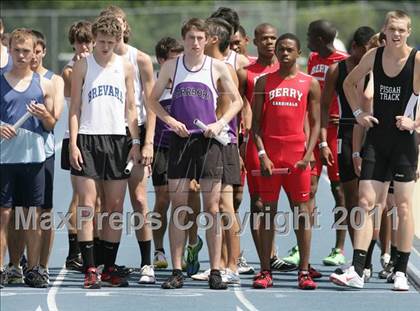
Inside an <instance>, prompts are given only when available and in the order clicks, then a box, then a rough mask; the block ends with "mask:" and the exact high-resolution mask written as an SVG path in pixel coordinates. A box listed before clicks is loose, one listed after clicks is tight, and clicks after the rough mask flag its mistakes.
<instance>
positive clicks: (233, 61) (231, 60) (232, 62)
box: [224, 50, 238, 71]
mask: <svg viewBox="0 0 420 311" xmlns="http://www.w3.org/2000/svg"><path fill="white" fill-rule="evenodd" d="M237 56H238V53H236V52H235V51H233V50H229V54H228V56H226V58H225V60H224V61H225V63H226V64H230V65H231V66H232V67H233V69H235V71H236V70H238V68H236V57H237Z"/></svg>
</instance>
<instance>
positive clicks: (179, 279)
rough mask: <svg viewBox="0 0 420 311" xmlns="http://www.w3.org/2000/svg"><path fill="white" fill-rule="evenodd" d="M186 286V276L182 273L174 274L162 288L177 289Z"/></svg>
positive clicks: (174, 272)
mask: <svg viewBox="0 0 420 311" xmlns="http://www.w3.org/2000/svg"><path fill="white" fill-rule="evenodd" d="M182 286H184V276H183V275H182V273H177V272H176V271H173V272H172V275H171V276H170V277H169V279H167V280H166V281H165V282H163V283H162V285H161V287H162V288H164V289H176V288H182Z"/></svg>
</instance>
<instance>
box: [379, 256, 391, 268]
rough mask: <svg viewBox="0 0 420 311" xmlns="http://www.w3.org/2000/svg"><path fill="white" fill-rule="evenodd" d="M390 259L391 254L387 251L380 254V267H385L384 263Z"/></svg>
mask: <svg viewBox="0 0 420 311" xmlns="http://www.w3.org/2000/svg"><path fill="white" fill-rule="evenodd" d="M390 260H391V255H390V254H388V253H385V254H383V255H382V256H381V266H382V269H385V267H386V265H387V264H388V263H389V261H390Z"/></svg>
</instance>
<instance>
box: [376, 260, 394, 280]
mask: <svg viewBox="0 0 420 311" xmlns="http://www.w3.org/2000/svg"><path fill="white" fill-rule="evenodd" d="M392 272H394V263H393V262H392V261H390V262H389V263H387V264H386V266H385V268H384V269H383V270H382V271H380V272H379V274H378V276H379V278H380V279H382V280H385V279H387V278H388V276H389V275H390V274H392Z"/></svg>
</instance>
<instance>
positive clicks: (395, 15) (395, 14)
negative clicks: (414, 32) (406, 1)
mask: <svg viewBox="0 0 420 311" xmlns="http://www.w3.org/2000/svg"><path fill="white" fill-rule="evenodd" d="M391 19H405V20H407V28H408V29H410V28H411V17H410V16H409V15H408V14H407V13H405V12H404V11H401V10H395V11H389V12H388V13H386V15H385V22H384V27H386V26H387V25H388V23H389V21H390V20H391Z"/></svg>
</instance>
